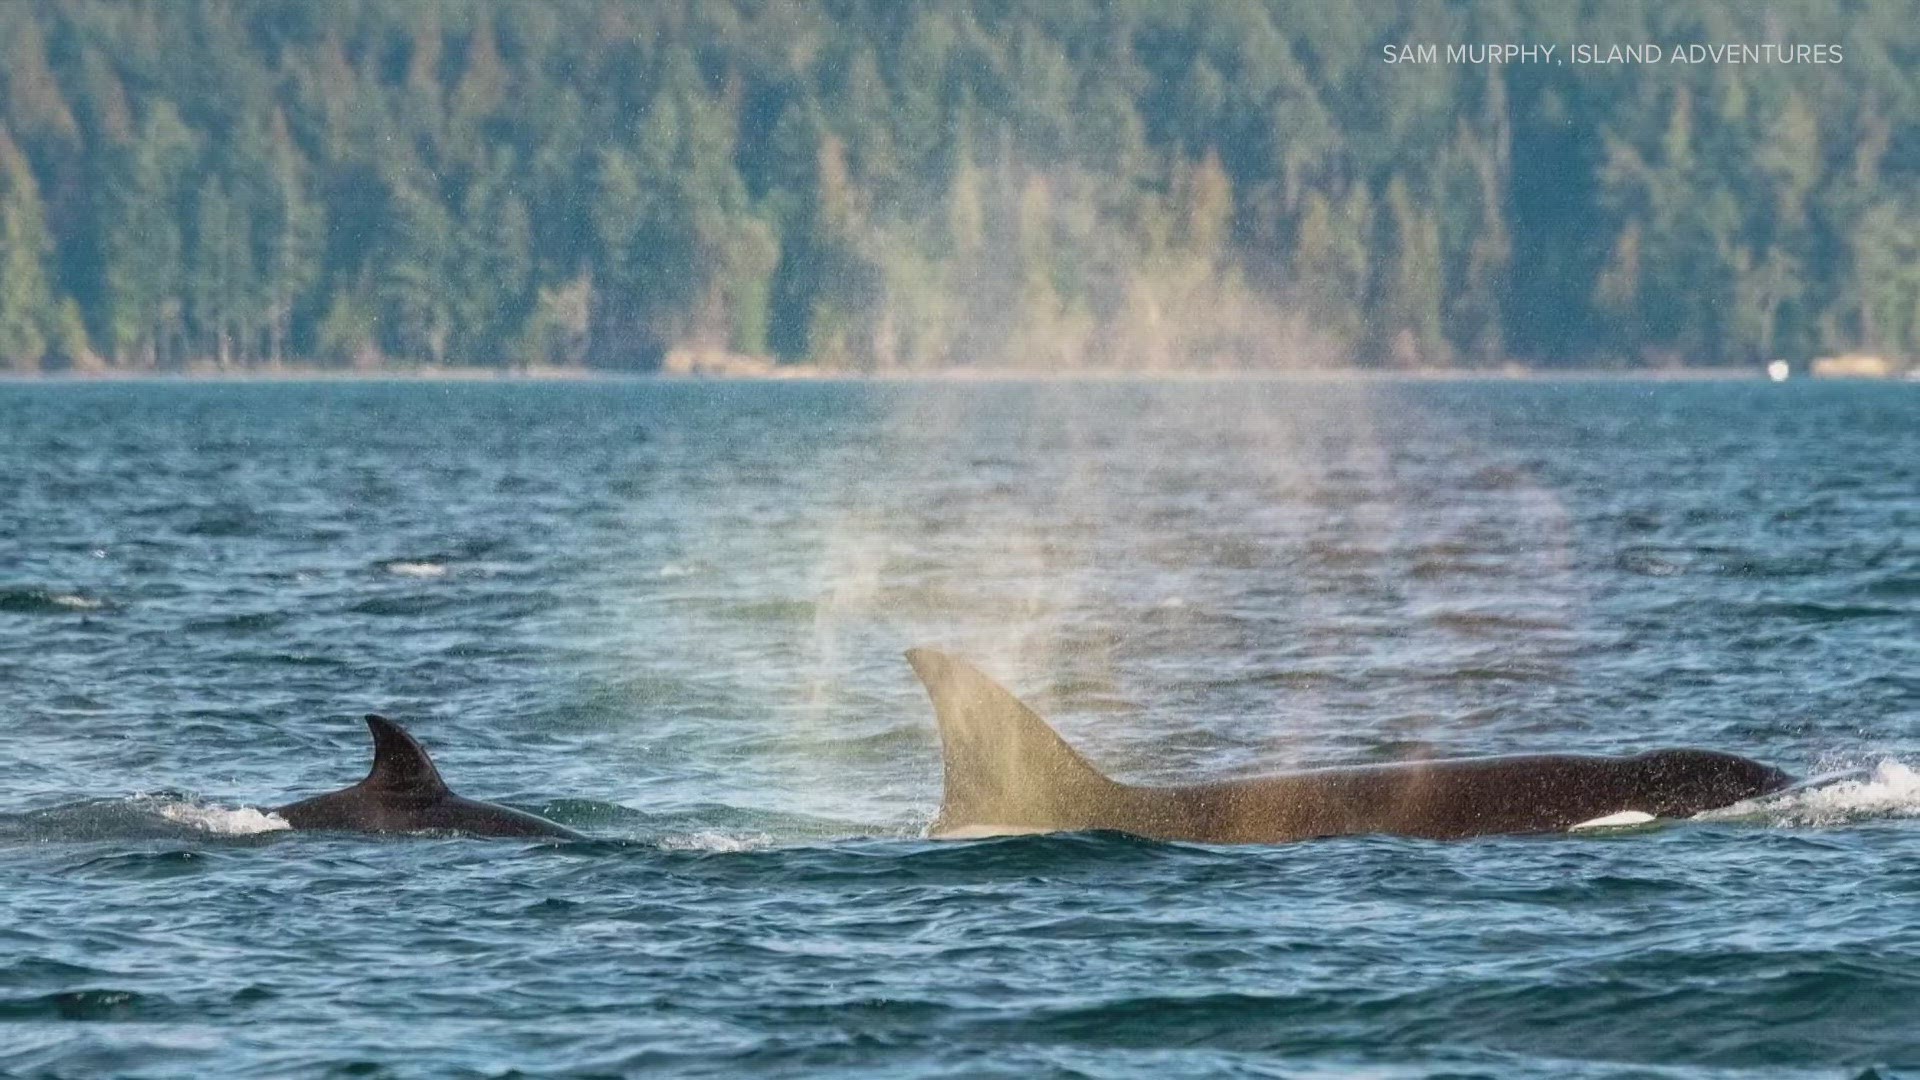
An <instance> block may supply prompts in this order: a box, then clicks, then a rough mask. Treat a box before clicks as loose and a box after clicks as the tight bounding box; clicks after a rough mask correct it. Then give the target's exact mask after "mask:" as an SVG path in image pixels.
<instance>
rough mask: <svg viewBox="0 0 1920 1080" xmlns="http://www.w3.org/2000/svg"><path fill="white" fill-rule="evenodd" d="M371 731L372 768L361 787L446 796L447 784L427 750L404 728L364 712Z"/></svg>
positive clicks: (379, 716) (377, 715)
mask: <svg viewBox="0 0 1920 1080" xmlns="http://www.w3.org/2000/svg"><path fill="white" fill-rule="evenodd" d="M367 729H368V730H370V731H372V732H373V769H372V771H370V772H368V773H367V778H366V779H365V780H362V781H360V786H362V787H369V788H378V789H380V790H381V791H383V792H389V793H392V794H396V795H400V794H404V795H422V796H431V795H445V794H448V791H447V785H446V783H445V782H444V781H442V780H441V779H440V770H438V769H436V768H434V767H433V759H432V758H430V757H428V756H427V749H426V747H424V746H421V745H420V743H419V741H418V740H416V739H415V738H414V737H413V736H411V735H409V734H407V729H405V728H403V727H401V726H400V725H399V724H396V723H394V722H393V721H391V720H389V719H387V718H386V717H384V716H381V715H379V714H378V713H368V714H367Z"/></svg>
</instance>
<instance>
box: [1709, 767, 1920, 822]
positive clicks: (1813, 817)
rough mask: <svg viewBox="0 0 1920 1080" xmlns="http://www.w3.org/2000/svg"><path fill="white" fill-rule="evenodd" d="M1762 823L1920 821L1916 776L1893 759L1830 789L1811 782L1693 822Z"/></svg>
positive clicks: (1919, 787)
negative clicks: (1887, 819) (1759, 819)
mask: <svg viewBox="0 0 1920 1080" xmlns="http://www.w3.org/2000/svg"><path fill="white" fill-rule="evenodd" d="M1755 817H1759V818H1763V819H1765V820H1766V821H1767V823H1768V824H1771V825H1776V826H1783V827H1796V826H1798V827H1805V826H1815V827H1818V826H1823V825H1844V824H1846V823H1847V822H1850V821H1862V820H1867V819H1871V818H1890V817H1920V772H1915V771H1914V770H1913V769H1912V768H1911V767H1910V766H1908V765H1906V764H1905V763H1903V762H1900V761H1896V760H1894V759H1892V758H1888V759H1885V760H1883V761H1881V762H1880V763H1879V764H1877V765H1875V766H1874V767H1873V769H1872V771H1870V772H1868V773H1867V774H1866V775H1865V776H1859V775H1854V776H1850V777H1847V778H1845V779H1840V780H1835V781H1833V782H1831V783H1819V782H1817V781H1816V782H1815V783H1813V784H1809V785H1806V786H1802V787H1796V788H1792V789H1790V790H1788V791H1783V792H1780V793H1778V794H1776V795H1768V796H1764V797H1762V798H1758V799H1749V800H1747V801H1746V802H1740V803H1735V804H1733V805H1732V806H1729V807H1725V808H1724V809H1720V810H1709V811H1707V812H1706V813H1704V814H1699V815H1697V816H1696V820H1704V821H1730V820H1744V819H1750V818H1755Z"/></svg>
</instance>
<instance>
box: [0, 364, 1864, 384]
mask: <svg viewBox="0 0 1920 1080" xmlns="http://www.w3.org/2000/svg"><path fill="white" fill-rule="evenodd" d="M1766 377H1767V376H1766V372H1765V371H1764V370H1762V369H1760V368H1757V367H1755V368H1746V367H1693V368H1526V367H1521V366H1518V365H1508V366H1505V367H1498V368H1395V369H1385V368H1359V367H1342V368H1284V369H1281V368H1276V369H1266V370H1259V369H1244V370H1243V369H1231V370H1227V369H1203V368H1188V369H1169V370H1160V371H1136V370H1123V369H1097V368H1093V369H1077V370H1072V371H1046V370H1037V369H1033V368H1020V367H955V368H935V369H927V370H898V371H854V370H845V369H836V368H822V367H816V366H813V365H806V364H795V365H785V366H768V367H766V368H757V369H755V370H752V371H721V372H716V371H709V372H700V373H695V374H686V373H679V372H665V371H612V370H607V369H603V368H586V367H535V368H473V367H456V366H445V365H442V366H419V367H391V368H375V369H343V368H333V367H322V366H318V365H296V364H280V365H272V366H263V367H256V368H228V369H205V368H200V369H195V368H188V369H185V370H180V371H130V370H120V369H103V370H94V371H49V372H36V373H30V374H29V373H20V372H0V383H9V384H27V383H134V382H162V383H165V382H180V383H220V382H231V383H270V382H341V383H357V382H500V383H514V382H542V383H544V382H672V383H681V382H684V383H697V382H715V383H718V382H1269V381H1297V382H1488V381H1496V382H1528V381H1543V382H1558V381H1591V382H1732V381H1745V382H1754V381H1764V380H1765V379H1766ZM1806 377H1807V376H1801V378H1806ZM1796 381H1797V380H1796ZM1822 381H1830V380H1822ZM1889 381H1898V380H1889Z"/></svg>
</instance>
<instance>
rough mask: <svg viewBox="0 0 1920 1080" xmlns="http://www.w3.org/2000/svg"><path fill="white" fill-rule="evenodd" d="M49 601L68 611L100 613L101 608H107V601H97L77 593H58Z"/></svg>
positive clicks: (49, 598)
mask: <svg viewBox="0 0 1920 1080" xmlns="http://www.w3.org/2000/svg"><path fill="white" fill-rule="evenodd" d="M47 599H48V600H51V601H52V602H53V603H55V604H57V605H59V606H60V607H63V608H66V609H67V610H68V611H99V610H100V609H101V608H103V607H106V606H107V605H106V602H105V601H102V600H95V599H93V598H92V597H90V596H81V595H79V594H77V593H58V594H55V595H53V596H50V597H48V598H47Z"/></svg>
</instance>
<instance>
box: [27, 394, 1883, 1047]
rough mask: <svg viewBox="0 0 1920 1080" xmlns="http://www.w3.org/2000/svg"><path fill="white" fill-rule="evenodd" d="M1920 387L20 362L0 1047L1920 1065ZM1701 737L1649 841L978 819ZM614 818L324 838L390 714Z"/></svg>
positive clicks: (548, 797)
mask: <svg viewBox="0 0 1920 1080" xmlns="http://www.w3.org/2000/svg"><path fill="white" fill-rule="evenodd" d="M1916 643H1920V386H1916V385H1890V384H1858V385H1842V384H1812V383H1792V384H1787V385H1784V386H1773V385H1765V384H1759V383H1752V384H1749V383H1714V384H1674V383H1652V382H1647V383H1639V382H1565V383H1551V382H1548V383H1470V382H1469V383H1395V382H1336V381H1327V382H1314V381H1287V380H1276V381H1271V382H1260V381H1241V382H1206V381H1196V382H1165V383H1128V382H1111V383H1108V382H1098V383H1029V384H1017V383H1006V384H1002V383H977V384H976V383H965V384H913V383H881V384H861V383H805V384H754V383H689V384H673V383H650V382H604V383H593V382H588V383H579V384H551V385H549V384H527V385H499V384H431V383H422V384H416V383H341V384H311V385H308V384H233V385H222V384H168V383H156V384H99V385H72V384H68V385H62V384H46V385H41V384H4V385H0V731H4V732H5V748H6V749H5V759H4V760H5V766H6V767H5V768H4V769H0V1075H7V1076H34V1077H40V1076H47V1077H54V1076H59V1077H81V1076H107V1075H116V1076H153V1077H173V1076H180V1077H202V1076H218V1075H288V1076H396V1077H415V1076H463V1077H465V1076H471V1077H499V1076H515V1075H539V1076H548V1075H568V1076H622V1075H650V1076H651V1075H689V1076H716V1077H717V1076H738V1075H745V1074H770V1075H815V1074H861V1075H872V1076H886V1077H947V1076H956V1077H957V1076H968V1077H971V1076H995V1075H997V1076H1012V1077H1039V1076H1099V1077H1104V1076H1140V1077H1162V1076H1170V1075H1220V1076H1299V1077H1321V1076H1374V1077H1413V1076H1433V1075H1444V1076H1460V1077H1464V1076H1489V1077H1513V1076H1539V1077H1570V1076H1571V1077H1628V1076H1633V1077H1639V1076H1671V1077H1702V1078H1707V1077H1712V1078H1724V1077H1800V1076H1808V1077H1812V1076H1820V1077H1860V1076H1879V1077H1891V1076H1898V1075H1920V776H1916V773H1915V771H1914V768H1915V767H1920V723H1917V721H1920V644H1916ZM919 644H930V645H937V646H940V647H942V648H946V649H948V650H951V651H953V652H955V653H958V654H960V655H963V656H966V657H968V658H970V659H972V660H974V661H975V662H977V663H978V664H980V665H981V666H982V667H983V668H985V669H986V670H988V671H990V672H991V673H993V674H994V675H995V676H996V677H998V678H1000V679H1001V680H1002V681H1004V682H1005V683H1006V684H1007V685H1008V686H1009V687H1010V688H1012V689H1013V690H1014V691H1015V692H1017V693H1020V694H1021V695H1023V696H1024V697H1025V698H1026V699H1027V700H1028V701H1030V702H1031V703H1032V704H1033V705H1034V706H1035V708H1036V709H1038V710H1039V711H1040V712H1041V713H1042V714H1043V715H1045V716H1048V717H1049V718H1050V719H1051V720H1052V721H1053V722H1055V723H1056V724H1057V726H1058V727H1059V728H1060V730H1061V731H1062V732H1063V733H1064V734H1065V735H1066V736H1067V738H1069V739H1070V740H1071V741H1072V742H1074V743H1075V744H1076V745H1077V746H1079V747H1080V748H1081V749H1082V750H1083V752H1084V753H1085V754H1086V755H1087V756H1088V757H1089V758H1090V759H1091V760H1093V761H1094V762H1095V763H1097V764H1098V765H1100V766H1101V767H1102V768H1104V769H1106V770H1107V771H1109V772H1111V773H1113V774H1115V775H1118V776H1121V777H1125V778H1128V779H1132V780H1137V781H1165V782H1174V781H1179V780H1182V779H1188V778H1197V777H1220V776H1229V775H1251V774H1257V773H1260V772H1265V771H1272V770H1277V769H1284V768H1290V767H1297V766H1305V765H1313V764H1327V763H1353V762H1367V761H1383V760H1393V759H1397V758H1403V757H1409V756H1422V755H1426V756H1431V755H1442V754H1477V753H1501V752H1525V751H1544V750H1569V751H1595V752H1625V751H1636V750H1642V749H1647V748H1651V747H1656V746H1664V745H1687V744H1692V745H1702V746H1710V747H1716V748H1720V749H1725V750H1731V751H1737V752H1741V753H1745V754H1750V755H1753V756H1755V757H1759V758H1762V759H1765V760H1768V761H1771V762H1774V763H1777V764H1780V765H1782V766H1783V767H1785V768H1788V769H1790V770H1792V771H1795V772H1796V773H1799V774H1802V775H1809V776H1812V775H1823V776H1824V775H1829V774H1831V775H1832V776H1833V777H1834V778H1833V779H1832V780H1831V781H1830V782H1827V783H1824V784H1821V785H1817V786H1814V787H1812V788H1810V789H1808V790H1803V791H1800V792H1796V793H1793V794H1789V795H1784V796H1780V797H1776V798H1773V799H1771V800H1765V801H1762V802H1760V803H1756V804H1753V805H1748V806H1741V807H1735V808H1732V809H1731V810H1728V811H1723V812H1718V813H1714V814H1710V815H1707V816H1706V818H1705V819H1702V820H1694V821H1684V822H1662V823H1657V824H1655V825H1652V826H1646V827H1639V828H1632V829H1626V830H1619V831H1612V832H1604V833H1599V834H1594V835H1570V836H1547V837H1519V838H1491V839H1481V840H1470V841H1463V842H1447V843H1442V842H1428V841H1414V840H1405V839H1395V838H1381V837H1357V838H1344V839H1337V840H1327V841H1317V842H1308V843H1300V844H1294V845H1288V846H1276V847H1265V848H1227V847H1209V846H1201V845H1187V844H1165V843H1150V842H1144V841H1140V840H1135V839H1131V838H1128V837H1124V836H1115V835H1104V834H1094V835H1061V836H1039V837H1016V838H1003V839H994V840H984V841H977V842H936V841H929V840H926V839H924V837H923V834H924V830H925V828H926V826H927V823H928V822H929V820H930V819H931V817H932V814H933V812H934V810H935V809H936V807H937V805H938V801H939V785H940V777H939V765H938V760H937V742H936V738H935V734H934V730H933V725H932V720H931V712H930V710H929V708H928V706H927V703H926V701H925V699H924V697H923V696H922V694H921V693H920V691H919V688H918V687H917V686H916V684H915V683H914V680H913V677H912V675H911V673H910V671H909V670H908V668H907V666H906V664H905V663H904V662H903V661H902V660H901V658H900V653H901V651H902V650H903V649H905V648H907V647H909V646H913V645H919ZM368 711H381V712H385V713H388V714H389V715H392V716H393V717H395V718H396V719H399V720H400V721H401V722H403V723H405V724H407V725H409V726H410V727H411V729H412V730H413V731H414V733H415V734H416V735H417V736H418V737H419V738H420V739H421V740H422V741H423V742H425V743H426V744H427V745H428V747H429V748H430V749H432V751H433V752H434V754H435V757H436V760H437V761H438V762H439V764H440V767H441V770H442V772H443V774H444V775H445V776H446V777H447V779H448V780H449V782H450V783H451V784H452V785H453V786H454V788H455V789H456V790H458V791H460V792H462V793H463V794H467V795H471V796H474V797H478V798H486V799H494V800H500V801H504V802H508V803H511V804H513V805H516V806H520V807H524V808H527V809H530V810H534V811H537V812H540V813H544V814H547V815H550V816H552V817H554V818H556V819H558V820H561V821H563V822H566V823H568V824H570V825H572V826H574V827H575V828H578V829H580V830H582V831H585V832H588V833H591V834H593V836H594V837H596V839H595V840H593V841H591V842H587V843H581V844H571V845H568V844H548V843H527V842H519V841H499V840H494V841H487V840H473V839H461V838H453V837H402V838H374V837H366V836H349V835H327V834H296V833H291V832H288V831H285V830H283V829H279V828H276V827H275V826H276V825H277V822H276V821H275V819H273V818H272V817H271V816H270V815H269V814H267V813H266V812H265V811H268V810H270V809H271V808H272V807H273V806H275V805H278V804H281V803H284V802H288V801H291V800H292V799H294V798H297V797H301V796H304V795H307V794H312V793H315V792H318V791H323V790H328V789H331V788H335V787H341V786H345V785H346V784H349V783H351V782H353V781H354V780H356V779H357V778H358V777H359V776H360V775H361V774H362V772H363V771H364V769H365V765H366V761H367V758H368V752H369V750H368V744H367V736H366V732H365V729H364V727H363V726H362V725H361V723H360V721H359V716H360V714H361V713H364V712H368Z"/></svg>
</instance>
